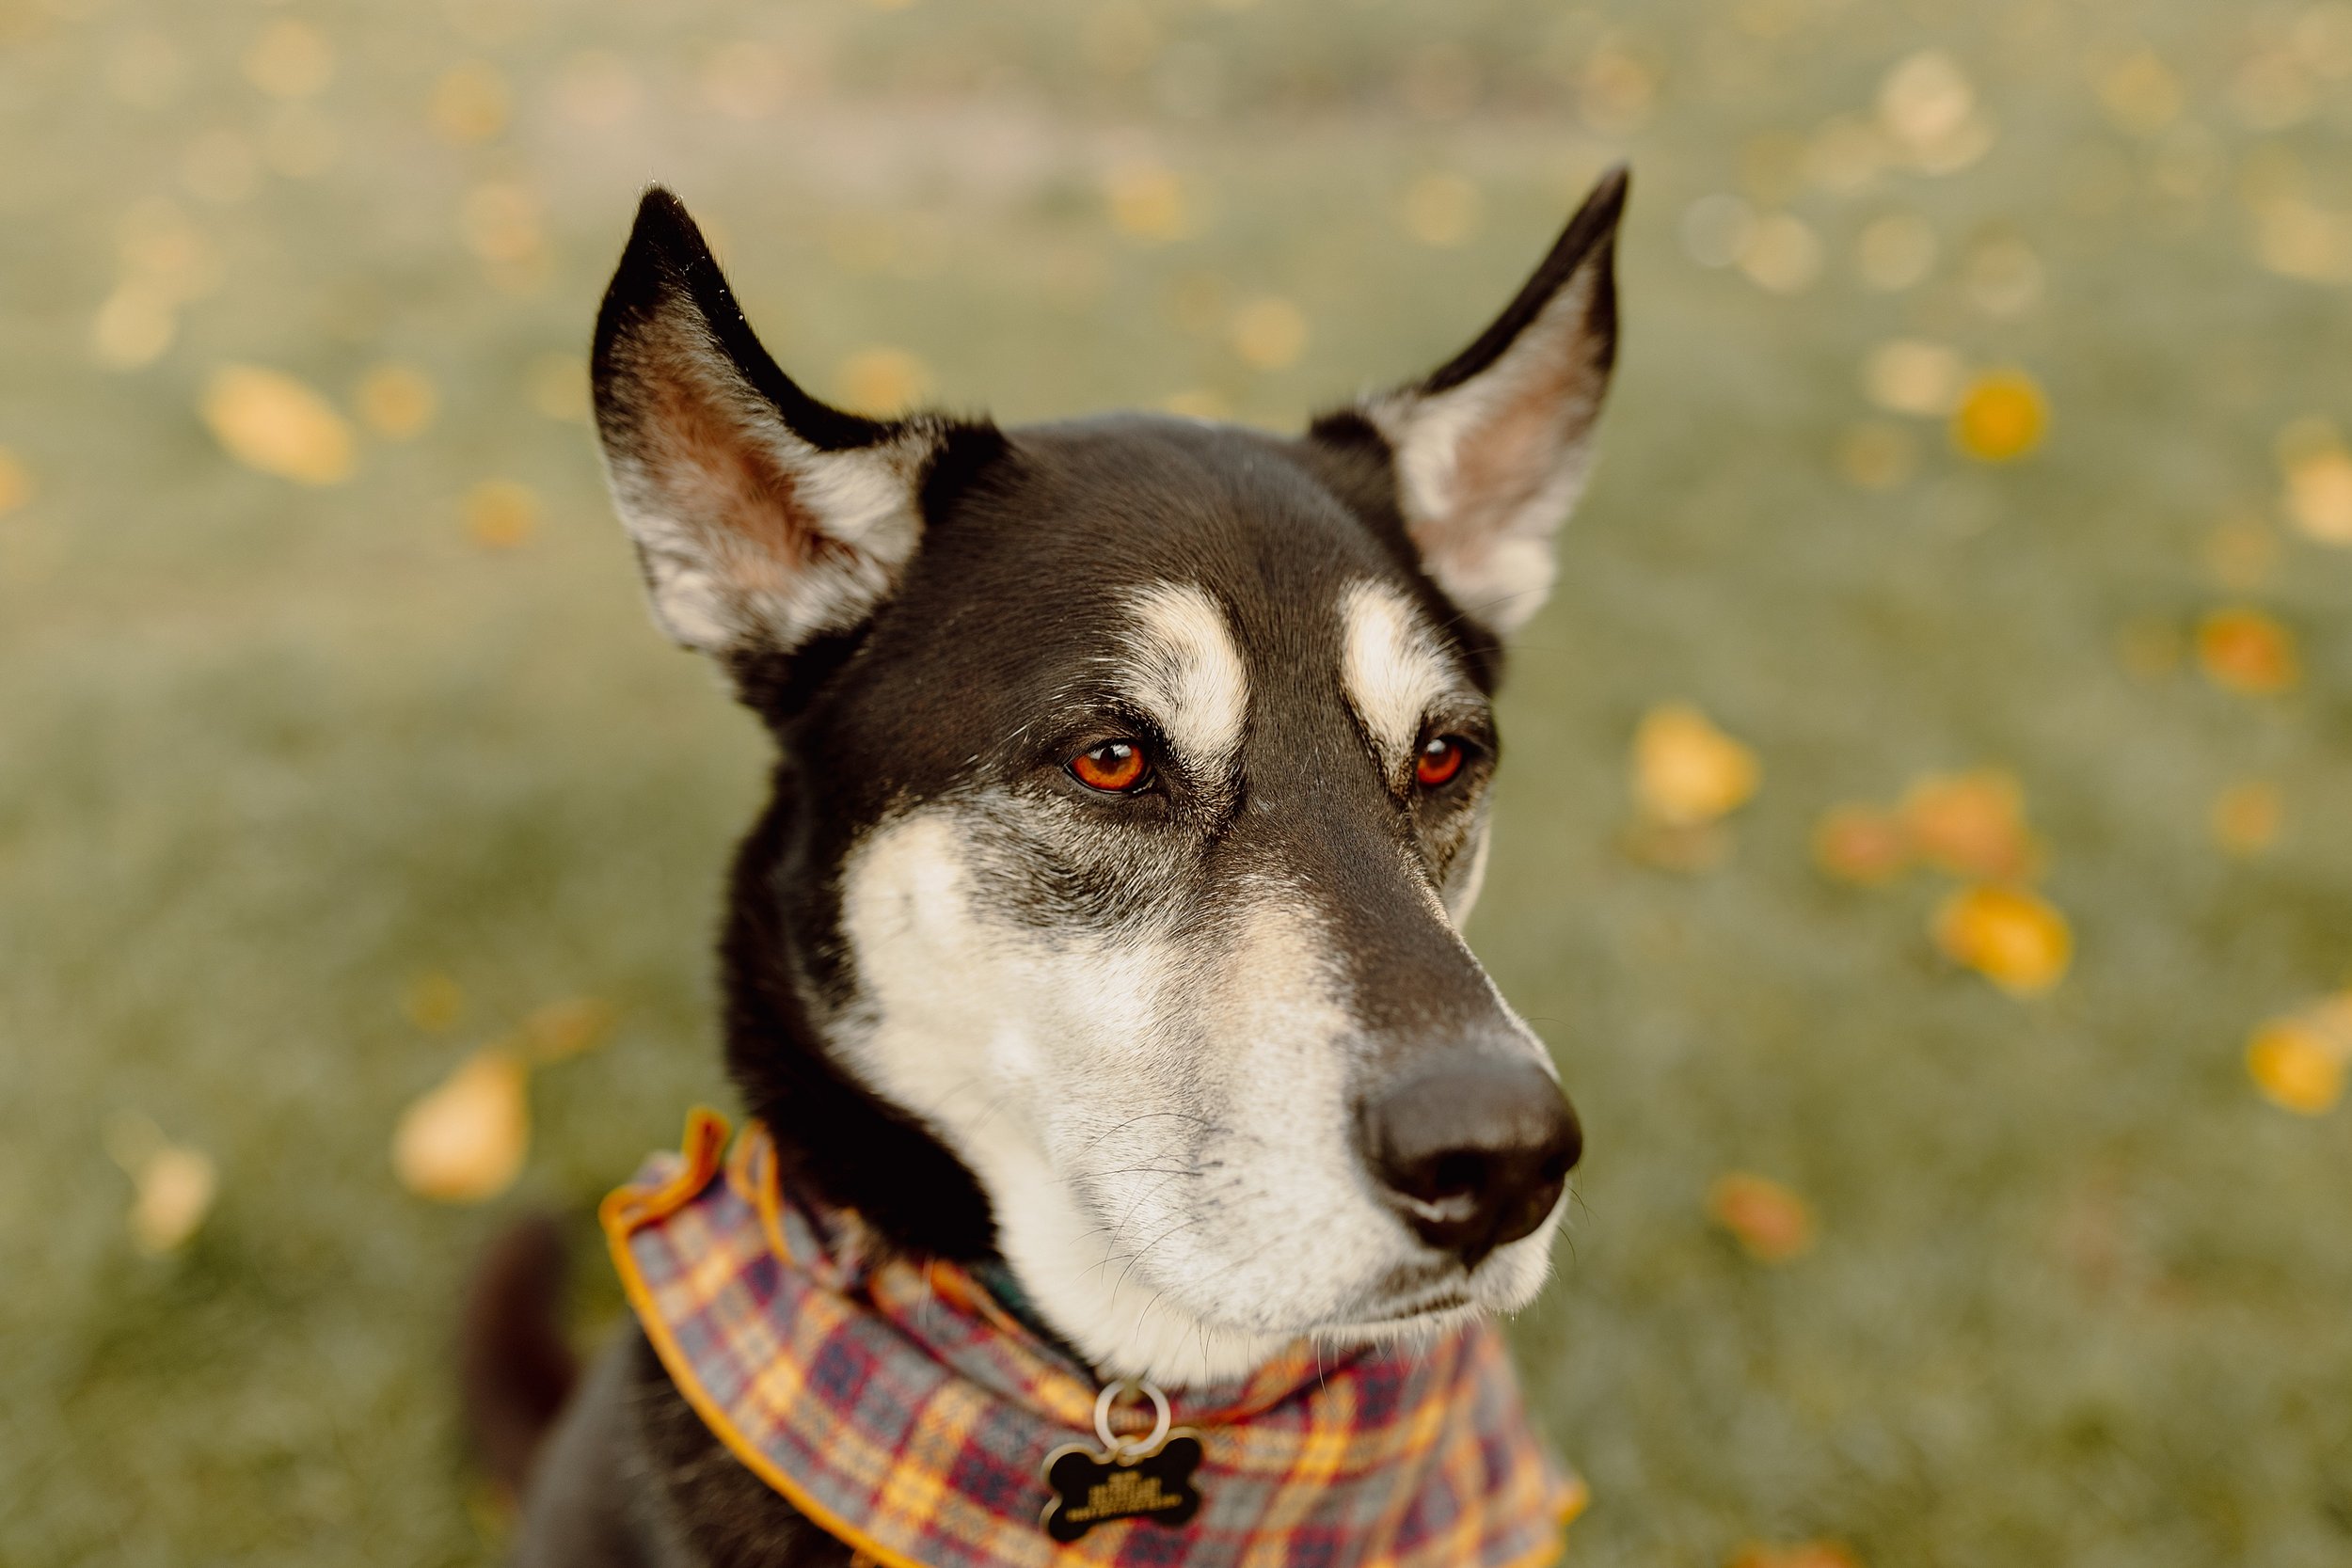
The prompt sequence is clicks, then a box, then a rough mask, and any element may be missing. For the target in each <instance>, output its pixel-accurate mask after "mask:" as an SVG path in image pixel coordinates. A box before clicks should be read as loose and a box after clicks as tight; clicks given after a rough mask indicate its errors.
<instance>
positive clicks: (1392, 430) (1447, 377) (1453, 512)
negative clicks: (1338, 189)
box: [1316, 168, 1626, 634]
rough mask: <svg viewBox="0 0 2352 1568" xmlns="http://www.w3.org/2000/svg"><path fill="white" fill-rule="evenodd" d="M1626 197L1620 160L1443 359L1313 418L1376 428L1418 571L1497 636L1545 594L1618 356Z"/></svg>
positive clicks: (1325, 426)
mask: <svg viewBox="0 0 2352 1568" xmlns="http://www.w3.org/2000/svg"><path fill="white" fill-rule="evenodd" d="M1625 196H1626V175H1625V171H1624V170H1623V169H1621V168H1620V169H1616V170H1613V171H1612V172H1611V173H1610V174H1609V175H1608V176H1606V177H1605V178H1604V179H1603V180H1602V181H1601V182H1600V183H1599V184H1598V185H1597V186H1596V187H1595V188H1594V190H1593V193H1592V195H1590V196H1589V197H1587V198H1585V199H1584V205H1583V206H1582V207H1581V209H1579V210H1578V212H1577V214H1576V216H1575V217H1574V218H1572V219H1570V220H1569V222H1568V226H1567V228H1566V230H1565V231H1563V232H1562V234H1561V236H1560V238H1559V240H1558V241H1557V242H1556V243H1554V245H1552V247H1551V252H1550V254H1549V255H1548V256H1546V257H1545V258H1544V261H1543V264H1542V265H1541V266H1539V267H1538V268H1536V270H1535V274H1534V277H1530V278H1529V279H1528V280H1527V283H1526V285H1525V286H1524V287H1523V288H1521V289H1520V290H1519V293H1518V297H1517V298H1516V299H1514V300H1512V302H1511V304H1510V306H1509V308H1508V309H1505V310H1504V311H1503V312H1502V315H1501V316H1499V317H1497V318H1496V319H1495V321H1494V324H1493V325H1490V326H1488V327H1487V328H1486V331H1485V332H1484V333H1483V334H1481V335H1480V337H1479V338H1478V340H1477V341H1475V342H1473V343H1471V344H1470V347H1469V348H1467V349H1464V350H1463V351H1462V352H1461V353H1460V354H1458V355H1456V356H1454V359H1453V360H1451V361H1450V362H1449V363H1447V364H1446V365H1445V366H1444V368H1442V369H1440V370H1438V372H1435V373H1434V374H1432V375H1430V376H1429V377H1427V378H1426V379H1425V380H1422V381H1420V382H1417V383H1414V384H1413V385H1410V386H1407V387H1403V388H1397V389H1396V390H1394V391H1391V392H1387V393H1383V394H1378V395H1375V396H1373V397H1370V398H1367V399H1365V400H1364V402H1363V403H1362V404H1360V405H1359V407H1358V408H1357V409H1355V410H1354V411H1352V413H1342V414H1338V415H1331V416H1327V417H1326V418H1325V419H1324V420H1321V421H1318V424H1317V427H1316V429H1317V432H1318V434H1322V435H1325V436H1336V435H1338V434H1339V432H1340V427H1341V426H1342V425H1343V424H1345V423H1349V422H1353V421H1355V420H1362V421H1368V422H1369V423H1370V424H1371V425H1372V426H1373V428H1374V429H1375V430H1377V431H1378V432H1379V434H1380V436H1381V437H1382V438H1383V439H1384V440H1385V441H1386V442H1387V444H1388V447H1389V451H1390V453H1391V461H1392V463H1393V466H1394V474H1395V481H1396V492H1397V504H1398V508H1399V510H1400V511H1401V512H1402V513H1403V515H1404V518H1405V526H1406V531H1407V532H1408V533H1409V534H1410V535H1411V538H1412V541H1413V545H1414V546H1415V548H1416V549H1417V550H1418V551H1419V552H1420V555H1421V562H1422V569H1423V570H1425V571H1426V572H1427V573H1428V574H1429V576H1430V577H1431V578H1432V579H1434V580H1435V581H1436V582H1437V584H1438V587H1439V588H1441V589H1443V590H1444V591H1445V593H1446V594H1447V596H1448V597H1449V598H1451V599H1452V600H1453V601H1454V603H1455V604H1456V605H1457V606H1459V607H1460V608H1461V610H1463V611H1464V612H1465V613H1466V614H1467V615H1469V616H1470V618H1471V619H1472V620H1474V621H1477V622H1478V623H1480V624H1481V625H1483V626H1486V628H1487V629H1488V630H1490V631H1493V632H1496V633H1498V634H1500V633H1504V632H1509V631H1511V630H1513V629H1515V628H1516V627H1518V626H1519V624H1520V623H1521V622H1523V621H1525V620H1526V619H1527V618H1528V617H1529V616H1531V615H1533V614H1534V612H1535V611H1536V610H1537V609H1539V608H1540V607H1541V606H1542V604H1543V602H1544V596H1545V594H1547V593H1549V591H1550V588H1551V578H1552V554H1551V542H1552V535H1553V534H1554V533H1555V532H1557V531H1558V530H1559V527H1560V524H1561V522H1562V521H1563V520H1564V519H1565V518H1566V516H1567V515H1568V513H1569V511H1570V510H1571V509H1572V508H1574V506H1575V505H1576V501H1577V497H1578V496H1579V495H1580V494H1581V492H1582V490H1583V488H1584V478H1585V474H1586V472H1587V471H1588V469H1589V468H1590V467H1591V459H1592V436H1593V426H1594V423H1595V421H1596V420H1597V418H1598V416H1599V413H1600V404H1601V398H1602V395H1603V394H1604V393H1605V392H1606V391H1607V390H1608V387H1609V372H1610V368H1611V366H1612V365H1613V363H1614V362H1615V359H1616V345H1617V297H1616V278H1615V254H1616V237H1617V221H1618V218H1619V216H1620V215H1621V214H1623V212H1624V210H1625ZM1356 428H1357V429H1359V430H1360V429H1361V425H1360V424H1358V425H1357V426H1356Z"/></svg>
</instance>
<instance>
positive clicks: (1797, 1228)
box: [1707, 1170, 1814, 1263]
mask: <svg viewBox="0 0 2352 1568" xmlns="http://www.w3.org/2000/svg"><path fill="white" fill-rule="evenodd" d="M1707 1213H1708V1218H1709V1219H1711V1220H1713V1221H1714V1222H1715V1223H1716V1224H1717V1225H1720V1226H1722V1227H1724V1229H1725V1230H1728V1231H1730V1232H1731V1234H1732V1236H1733V1238H1734V1239H1736V1240H1737V1241H1738V1242H1739V1243H1740V1247H1741V1249H1742V1250H1744V1251H1745V1252H1746V1253H1747V1255H1748V1256H1749V1257H1751V1258H1753V1259H1756V1261H1757V1262H1759V1263H1786V1262H1788V1260H1789V1259H1792V1258H1799V1257H1802V1256H1804V1254H1805V1253H1807V1252H1810V1251H1811V1250H1813V1230H1814V1226H1813V1211H1812V1210H1811V1208H1809V1207H1808V1206H1807V1205H1806V1203H1805V1201H1804V1198H1802V1197H1799V1196H1797V1195H1796V1194H1795V1193H1794V1192H1793V1191H1791V1190H1790V1189H1789V1188H1788V1187H1785V1186H1783V1185H1782V1184H1781V1183H1779V1182H1777V1181H1775V1180H1772V1178H1771V1177H1769V1176H1757V1175H1756V1174H1755V1173H1754V1172H1752V1171H1738V1170H1735V1171H1726V1172H1724V1174H1723V1175H1721V1176H1719V1177H1717V1178H1715V1180H1713V1181H1712V1182H1710V1183H1708V1189H1707Z"/></svg>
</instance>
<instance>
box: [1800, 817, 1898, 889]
mask: <svg viewBox="0 0 2352 1568" xmlns="http://www.w3.org/2000/svg"><path fill="white" fill-rule="evenodd" d="M1813 858H1814V861H1815V862H1816V863H1818V864H1819V865H1820V868H1821V869H1822V870H1823V871H1826V872H1828V873H1829V874H1830V875H1831V876H1833V877H1836V879H1838V880H1840V881H1846V882H1856V883H1859V884H1861V885H1862V886H1864V887H1876V886H1877V885H1879V884H1880V883H1882V882H1888V881H1892V880H1894V879H1896V878H1897V877H1899V876H1900V875H1902V873H1903V870H1904V868H1905V867H1907V866H1908V865H1910V863H1911V834H1910V832H1908V831H1907V829H1906V828H1905V827H1904V824H1903V820H1902V818H1901V817H1900V816H1897V815H1896V814H1895V813H1893V812H1886V811H1881V810H1880V809H1879V808H1878V807H1876V806H1865V805H1844V806H1833V807H1831V808H1830V809H1829V810H1828V811H1826V812H1824V813H1822V814H1821V819H1820V822H1818V823H1817V824H1815V826H1814V829H1813Z"/></svg>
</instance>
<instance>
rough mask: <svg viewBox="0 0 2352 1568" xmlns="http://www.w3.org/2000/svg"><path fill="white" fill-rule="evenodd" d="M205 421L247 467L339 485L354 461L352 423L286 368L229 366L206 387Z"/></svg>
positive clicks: (347, 474) (283, 477) (282, 475)
mask: <svg viewBox="0 0 2352 1568" xmlns="http://www.w3.org/2000/svg"><path fill="white" fill-rule="evenodd" d="M202 411H203V415H204V422H205V423H206V424H207V425H209V426H211V427H212V432H213V435H214V436H215V439H217V440H218V441H219V442H220V444H221V446H222V447H223V448H224V449H225V450H226V451H228V453H229V455H230V456H231V457H233V458H235V459H236V460H237V461H238V462H240V463H243V464H244V465H245V466H246V467H249V468H258V469H260V470H261V471H262V472H263V473H265V474H276V475H278V477H279V478H280V479H291V480H294V481H296V482H297V483H303V484H339V483H342V481H344V480H346V479H348V478H350V477H351V470H352V467H353V464H354V462H355V461H356V453H355V451H354V447H353V442H352V434H351V426H350V425H349V424H347V423H345V422H344V420H343V417H342V415H341V414H338V413H336V412H335V410H334V409H333V407H331V406H330V405H329V404H327V401H326V399H325V398H323V397H321V396H320V395H319V394H318V393H317V392H315V391H313V390H312V389H311V388H310V387H309V386H308V385H306V384H305V383H303V382H300V381H297V380H295V379H294V377H293V376H291V375H288V374H286V373H285V372H282V371H273V370H265V369H263V368H262V367H261V366H259V365H229V366H225V367H223V368H222V369H221V370H219V371H216V372H214V374H213V378H212V380H211V381H210V382H209V383H207V384H206V386H205V388H204V400H203V404H202Z"/></svg>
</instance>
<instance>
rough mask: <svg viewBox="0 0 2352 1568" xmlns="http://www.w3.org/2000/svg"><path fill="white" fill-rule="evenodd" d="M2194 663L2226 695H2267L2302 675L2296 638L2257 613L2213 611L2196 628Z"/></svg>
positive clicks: (2282, 689)
mask: <svg viewBox="0 0 2352 1568" xmlns="http://www.w3.org/2000/svg"><path fill="white" fill-rule="evenodd" d="M2197 661H2198V662H2199V663H2200V664H2201V665H2203V666H2204V670H2205V678H2206V679H2208V680H2210V681H2212V682H2213V683H2214V685H2216V686H2217V687H2220V688H2221V689H2223V690H2225V691H2236V692H2241V693H2243V694H2245V695H2247V696H2249V697H2267V696H2271V695H2273V694H2275V693H2277V692H2280V691H2284V690H2286V689H2289V688H2291V687H2292V686H2294V685H2295V683H2296V680H2297V679H2299V678H2300V677H2301V674H2302V671H2301V667H2300V665H2299V663H2298V661H2297V660H2296V657H2295V634H2294V633H2292V632H2290V631H2288V630H2287V628H2286V627H2284V626H2280V624H2279V623H2278V622H2277V621H2275V620H2273V619H2272V618H2271V617H2269V616H2267V615H2265V614H2264V613H2263V612H2262V611H2261V610H2248V609H2245V608H2243V607H2233V608H2231V609H2227V610H2215V611H2214V612H2213V613H2212V614H2210V615H2208V616H2206V617H2205V618H2204V619H2203V620H2202V621H2201V622H2199V623H2198V625H2197Z"/></svg>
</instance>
